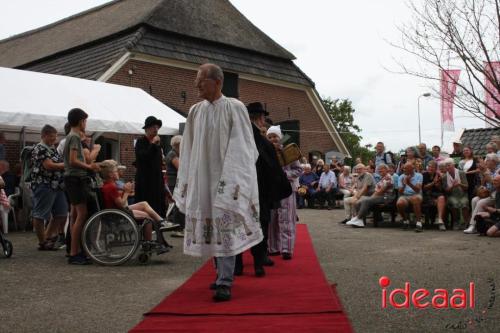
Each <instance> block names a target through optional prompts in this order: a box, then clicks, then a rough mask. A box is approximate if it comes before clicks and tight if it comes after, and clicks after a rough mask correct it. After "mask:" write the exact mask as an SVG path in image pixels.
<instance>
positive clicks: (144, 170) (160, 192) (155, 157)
mask: <svg viewBox="0 0 500 333" xmlns="http://www.w3.org/2000/svg"><path fill="white" fill-rule="evenodd" d="M135 159H136V160H135V167H136V169H137V170H136V174H135V202H140V201H146V202H147V203H149V205H150V206H151V207H152V208H153V209H154V210H155V211H156V212H157V213H158V214H159V215H160V216H162V217H164V216H165V214H166V204H165V184H164V182H163V174H162V171H161V165H162V161H163V156H162V150H161V147H160V145H156V144H152V143H150V142H149V140H148V139H147V138H146V137H145V136H142V137H140V138H139V139H137V142H136V144H135Z"/></svg>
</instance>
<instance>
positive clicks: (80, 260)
mask: <svg viewBox="0 0 500 333" xmlns="http://www.w3.org/2000/svg"><path fill="white" fill-rule="evenodd" d="M68 264H70V265H89V264H91V261H90V260H88V259H87V258H86V257H85V256H82V255H81V254H77V255H76V256H69V257H68Z"/></svg>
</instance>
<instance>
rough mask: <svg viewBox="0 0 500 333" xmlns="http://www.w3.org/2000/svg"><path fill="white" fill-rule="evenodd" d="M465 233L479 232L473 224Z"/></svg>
mask: <svg viewBox="0 0 500 333" xmlns="http://www.w3.org/2000/svg"><path fill="white" fill-rule="evenodd" d="M464 234H477V231H476V226H475V225H472V224H471V225H469V227H468V228H467V229H465V230H464Z"/></svg>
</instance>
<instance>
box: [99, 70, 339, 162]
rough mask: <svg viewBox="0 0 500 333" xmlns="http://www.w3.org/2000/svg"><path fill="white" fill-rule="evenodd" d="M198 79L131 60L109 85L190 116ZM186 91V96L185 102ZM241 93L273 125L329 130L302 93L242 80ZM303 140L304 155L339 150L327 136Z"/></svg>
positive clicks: (303, 136) (312, 135) (307, 134)
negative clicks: (295, 124) (261, 106)
mask: <svg viewBox="0 0 500 333" xmlns="http://www.w3.org/2000/svg"><path fill="white" fill-rule="evenodd" d="M129 69H133V71H134V74H133V75H129V74H128V71H129ZM195 78H196V71H194V70H186V69H181V68H174V67H170V66H166V65H160V64H154V63H148V62H142V61H137V60H130V61H129V62H128V63H127V64H125V65H124V66H122V68H121V69H120V70H119V71H118V72H117V73H116V74H115V75H114V76H113V77H112V78H111V79H110V80H109V81H108V82H110V83H116V84H121V85H130V86H134V87H138V88H142V89H143V90H144V91H146V92H148V93H150V94H151V95H153V96H154V97H155V98H157V99H158V100H160V101H162V102H163V103H165V104H167V105H168V106H170V107H172V108H174V109H176V110H178V111H180V112H183V113H184V114H187V112H188V111H189V107H190V106H191V105H193V104H194V103H196V102H198V101H199V99H198V97H197V91H196V89H195V88H194V83H193V82H194V80H195ZM183 92H185V94H186V100H185V101H184V99H183V98H182V93H183ZM239 92H240V99H241V101H242V102H244V103H245V104H247V103H249V102H254V101H260V102H262V103H265V104H266V106H267V110H268V111H269V112H270V117H271V118H272V119H273V121H274V122H281V121H284V120H299V121H300V129H301V130H302V131H322V132H326V131H327V129H326V127H325V126H324V124H323V122H322V121H321V119H320V118H319V115H318V114H317V112H316V110H315V109H314V107H313V105H312V103H311V102H310V101H309V99H308V97H307V95H306V93H305V92H304V91H302V90H297V89H291V88H285V87H280V86H275V85H271V84H265V83H260V82H255V81H249V80H241V79H240V80H239ZM300 138H301V139H300V140H301V142H300V143H301V150H302V152H303V153H304V154H305V155H307V153H308V152H310V151H313V150H317V151H321V152H323V153H324V152H326V151H330V150H337V148H336V145H335V143H334V142H333V140H332V138H331V137H330V135H329V134H328V133H310V132H301V134H300Z"/></svg>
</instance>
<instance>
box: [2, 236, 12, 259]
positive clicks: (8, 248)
mask: <svg viewBox="0 0 500 333" xmlns="http://www.w3.org/2000/svg"><path fill="white" fill-rule="evenodd" d="M12 251H13V247H12V243H11V242H10V241H8V240H6V239H4V244H3V254H4V256H5V257H7V258H10V257H11V256H12Z"/></svg>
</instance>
